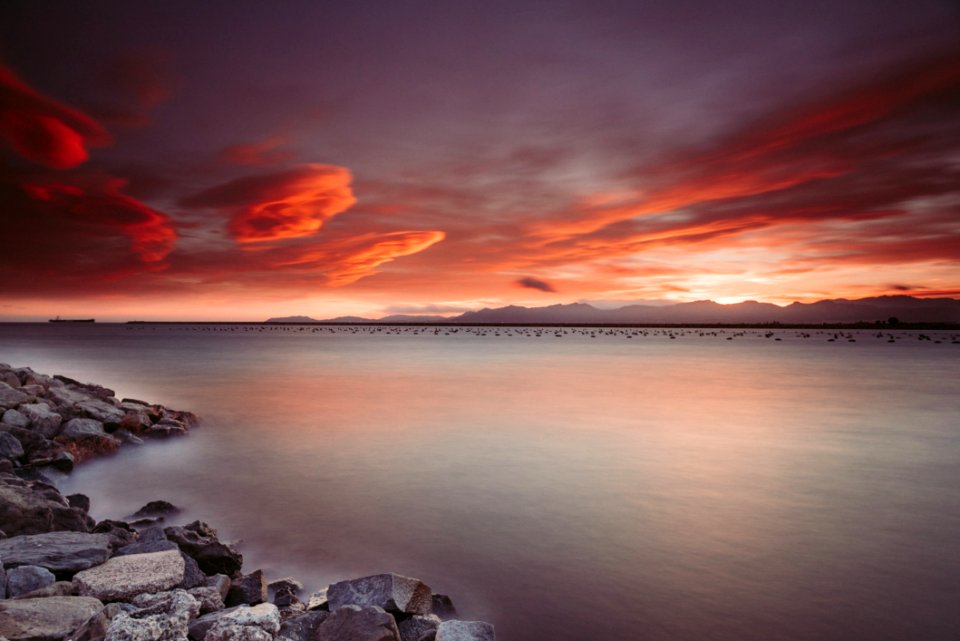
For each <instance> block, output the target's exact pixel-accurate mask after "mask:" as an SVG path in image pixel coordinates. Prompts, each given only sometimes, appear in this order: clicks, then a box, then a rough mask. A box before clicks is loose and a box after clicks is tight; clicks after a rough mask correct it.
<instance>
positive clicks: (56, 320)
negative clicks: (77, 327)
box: [47, 316, 96, 323]
mask: <svg viewBox="0 0 960 641" xmlns="http://www.w3.org/2000/svg"><path fill="white" fill-rule="evenodd" d="M47 322H50V323H95V322H96V319H95V318H60V317H59V316H57V317H56V318H51V319H50V320H49V321H47Z"/></svg>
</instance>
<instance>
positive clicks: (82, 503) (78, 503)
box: [66, 494, 90, 512]
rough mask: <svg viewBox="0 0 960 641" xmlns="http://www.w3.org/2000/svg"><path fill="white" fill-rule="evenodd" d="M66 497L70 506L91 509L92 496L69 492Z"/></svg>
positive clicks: (85, 509)
mask: <svg viewBox="0 0 960 641" xmlns="http://www.w3.org/2000/svg"><path fill="white" fill-rule="evenodd" d="M66 499H67V503H69V504H70V507H75V508H77V509H79V510H83V511H84V512H89V511H90V497H89V496H87V495H86V494H68V495H67V497H66Z"/></svg>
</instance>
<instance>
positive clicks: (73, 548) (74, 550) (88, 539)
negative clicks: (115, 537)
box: [0, 532, 110, 573]
mask: <svg viewBox="0 0 960 641" xmlns="http://www.w3.org/2000/svg"><path fill="white" fill-rule="evenodd" d="M109 557H110V537H109V536H108V535H106V534H88V533H86V532H47V533H44V534H29V535H23V536H14V537H10V538H9V539H3V540H0V559H3V564H4V565H5V566H6V567H8V568H9V567H16V566H19V565H39V566H40V567H42V568H47V569H48V570H50V571H51V572H54V573H58V572H59V573H71V572H77V571H79V570H86V569H87V568H89V567H93V566H95V565H100V564H101V563H103V562H105V561H106V560H107V559H108V558H109Z"/></svg>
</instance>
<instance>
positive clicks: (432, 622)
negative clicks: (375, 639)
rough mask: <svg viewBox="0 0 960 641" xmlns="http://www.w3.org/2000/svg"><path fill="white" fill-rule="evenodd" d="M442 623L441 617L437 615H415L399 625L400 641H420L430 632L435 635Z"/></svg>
mask: <svg viewBox="0 0 960 641" xmlns="http://www.w3.org/2000/svg"><path fill="white" fill-rule="evenodd" d="M440 623H441V621H440V617H438V616H437V615H436V614H414V615H413V616H412V617H410V618H409V619H404V620H403V621H400V622H399V623H398V624H397V629H398V630H399V631H400V641H419V639H420V637H422V636H423V635H425V634H427V633H428V632H430V633H434V634H435V633H436V631H437V628H439V627H440Z"/></svg>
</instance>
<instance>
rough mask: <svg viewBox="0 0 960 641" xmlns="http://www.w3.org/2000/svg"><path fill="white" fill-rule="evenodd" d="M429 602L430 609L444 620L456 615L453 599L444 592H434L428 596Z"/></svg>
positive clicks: (453, 617)
mask: <svg viewBox="0 0 960 641" xmlns="http://www.w3.org/2000/svg"><path fill="white" fill-rule="evenodd" d="M430 602H431V608H430V611H431V612H432V613H433V614H436V615H437V616H438V617H440V618H441V619H443V620H444V621H446V620H447V619H455V618H456V617H457V608H455V607H454V605H453V601H452V600H451V599H450V597H448V596H447V595H446V594H434V595H433V596H432V597H430Z"/></svg>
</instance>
